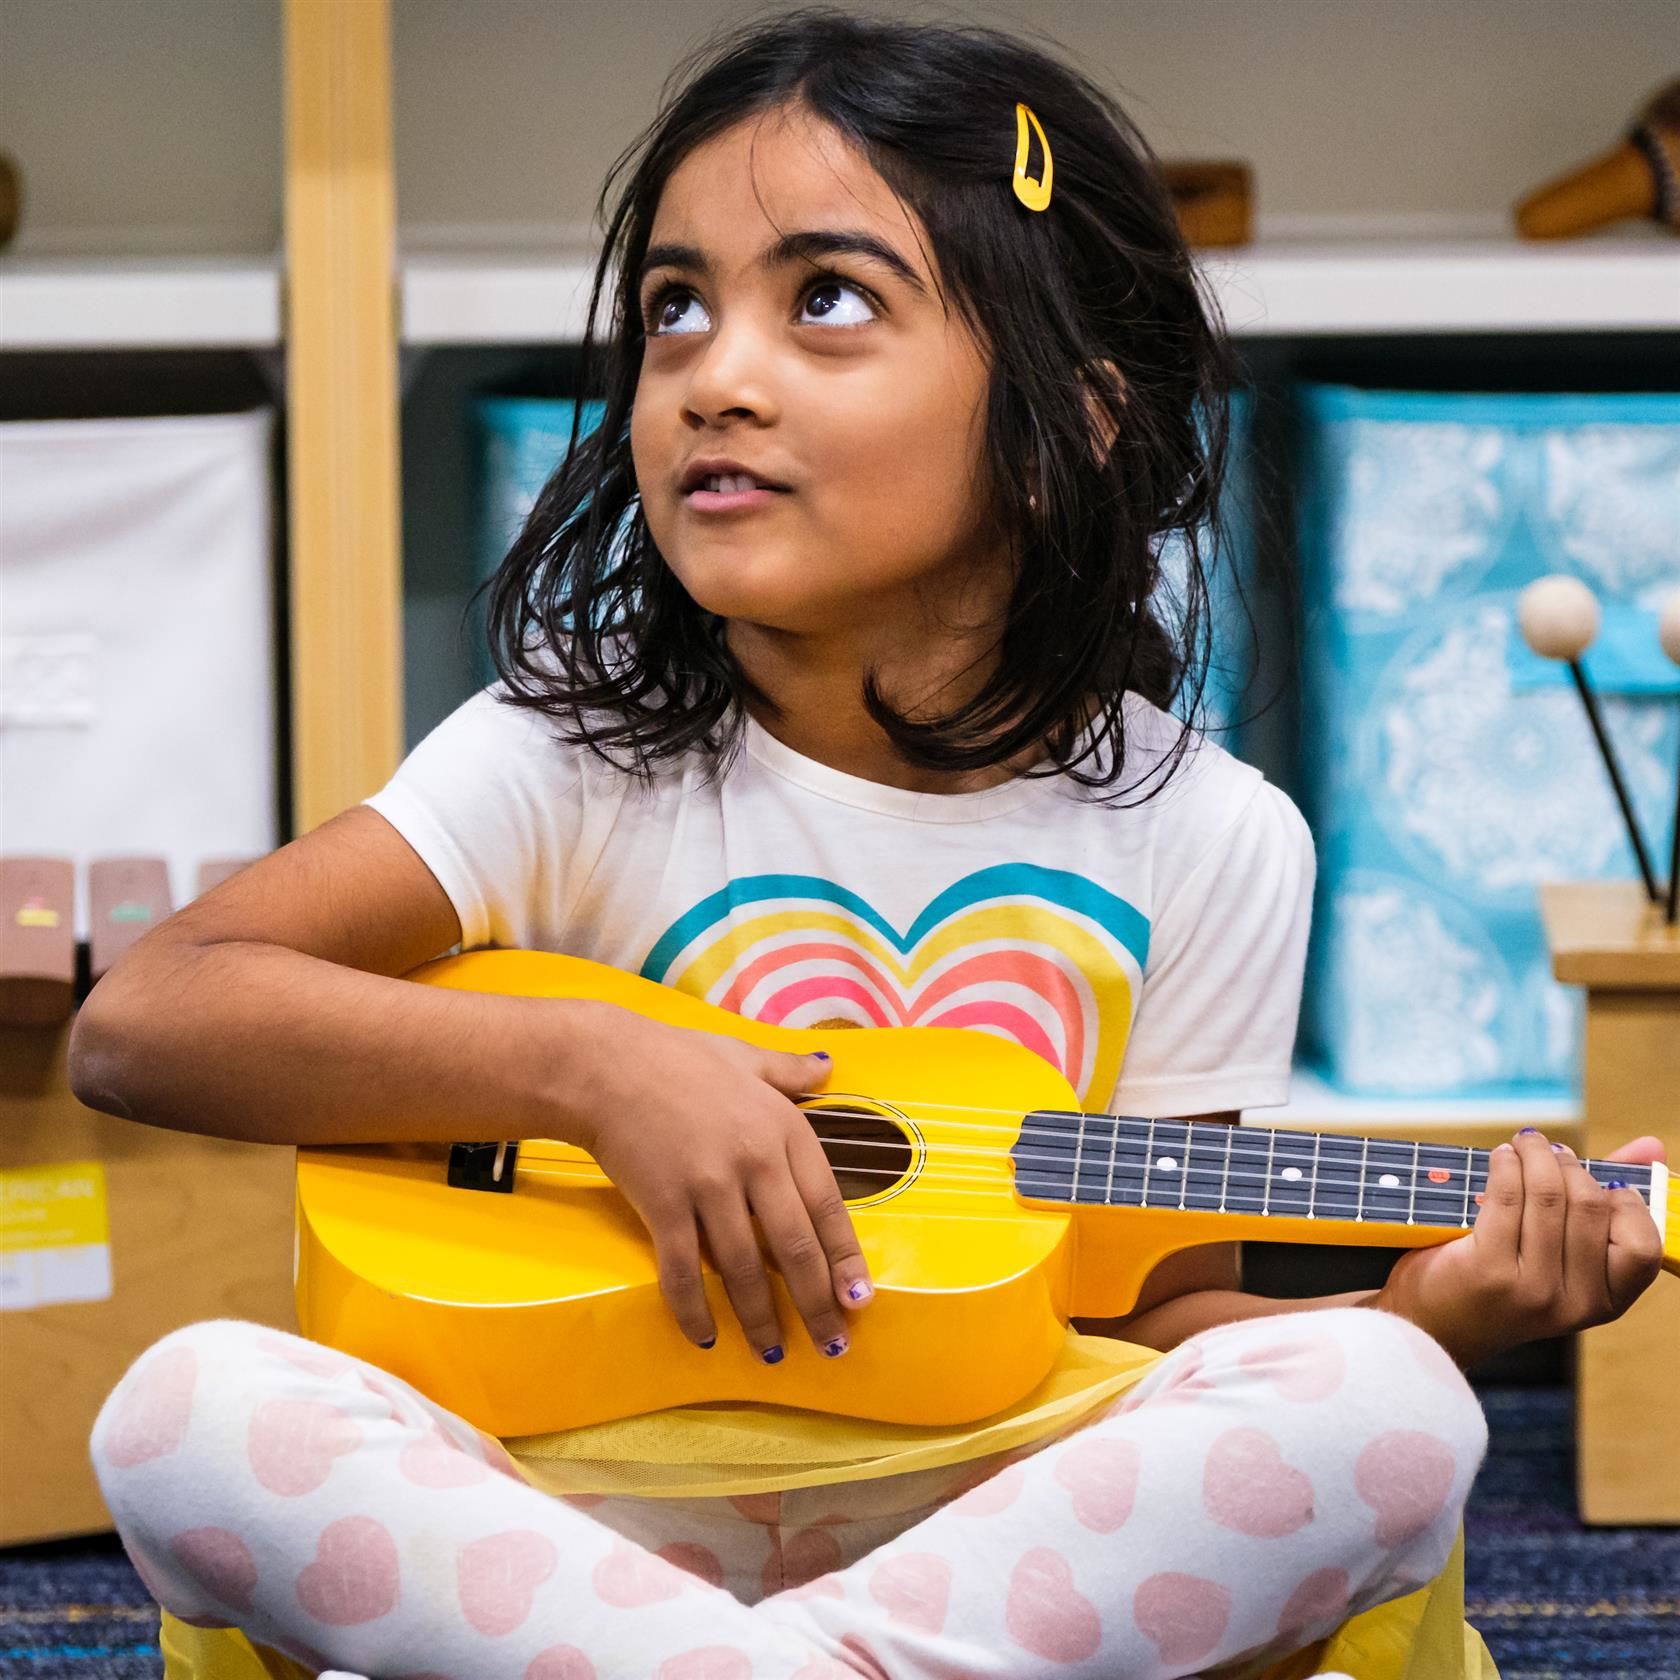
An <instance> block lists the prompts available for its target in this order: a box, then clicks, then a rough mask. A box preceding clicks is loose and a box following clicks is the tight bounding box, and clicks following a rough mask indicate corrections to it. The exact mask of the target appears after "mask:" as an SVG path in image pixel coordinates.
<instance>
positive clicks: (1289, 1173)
mask: <svg viewBox="0 0 1680 1680" xmlns="http://www.w3.org/2000/svg"><path fill="white" fill-rule="evenodd" d="M1300 1176H1301V1169H1300V1168H1299V1167H1285V1168H1284V1169H1283V1171H1282V1173H1280V1174H1279V1177H1281V1178H1287V1179H1288V1180H1289V1182H1290V1183H1291V1184H1293V1183H1294V1182H1295V1180H1296V1179H1298V1178H1299V1177H1300Z"/></svg>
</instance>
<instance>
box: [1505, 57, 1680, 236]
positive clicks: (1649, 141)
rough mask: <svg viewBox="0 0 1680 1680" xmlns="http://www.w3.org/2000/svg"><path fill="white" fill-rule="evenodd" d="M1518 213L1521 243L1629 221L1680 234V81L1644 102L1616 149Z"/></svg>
mask: <svg viewBox="0 0 1680 1680" xmlns="http://www.w3.org/2000/svg"><path fill="white" fill-rule="evenodd" d="M1516 215H1517V231H1518V232H1519V233H1520V234H1521V235H1522V236H1523V238H1524V239H1568V238H1572V237H1574V236H1575V235H1578V234H1583V233H1590V232H1591V231H1592V230H1593V229H1594V228H1599V227H1604V226H1606V225H1607V224H1609V223H1611V222H1620V221H1625V220H1627V219H1628V218H1629V217H1641V218H1646V219H1649V220H1651V221H1655V222H1658V223H1660V224H1662V225H1663V226H1665V227H1669V228H1672V229H1673V230H1674V231H1675V232H1676V233H1680V82H1670V83H1669V84H1668V86H1667V87H1662V88H1658V89H1657V91H1656V92H1655V93H1654V94H1652V95H1651V97H1650V98H1649V99H1648V100H1646V102H1645V105H1644V108H1643V109H1642V110H1641V111H1640V113H1639V115H1638V116H1637V117H1636V118H1635V119H1634V123H1633V127H1632V128H1631V129H1630V130H1629V131H1628V133H1627V136H1626V137H1625V138H1624V139H1623V140H1622V141H1621V142H1620V143H1619V144H1618V145H1617V146H1615V147H1614V148H1612V149H1611V150H1610V151H1608V152H1605V153H1603V154H1602V155H1601V156H1599V157H1595V158H1593V159H1592V160H1591V161H1590V162H1587V163H1584V164H1582V165H1581V166H1580V167H1579V168H1577V169H1572V170H1571V171H1570V172H1569V173H1568V174H1567V175H1561V176H1559V177H1558V178H1557V179H1556V180H1555V181H1548V182H1547V183H1546V184H1545V185H1544V186H1543V187H1538V188H1536V189H1535V191H1533V192H1531V193H1530V194H1529V195H1528V196H1527V197H1526V198H1525V199H1524V200H1523V201H1522V202H1521V203H1520V204H1519V205H1518V206H1517V212H1516Z"/></svg>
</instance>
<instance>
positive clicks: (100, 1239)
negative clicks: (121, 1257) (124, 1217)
mask: <svg viewBox="0 0 1680 1680" xmlns="http://www.w3.org/2000/svg"><path fill="white" fill-rule="evenodd" d="M110 1299H111V1240H110V1219H109V1217H108V1215H107V1212H106V1201H105V1169H104V1167H103V1166H102V1165H100V1163H99V1162H98V1161H63V1162H59V1163H57V1164H56V1165H54V1166H50V1167H25V1168H24V1169H22V1170H21V1171H19V1172H0V1312H6V1311H12V1312H16V1311H20V1310H28V1309H30V1308H34V1307H51V1306H59V1305H62V1304H64V1303H67V1302H72V1301H108V1300H110Z"/></svg>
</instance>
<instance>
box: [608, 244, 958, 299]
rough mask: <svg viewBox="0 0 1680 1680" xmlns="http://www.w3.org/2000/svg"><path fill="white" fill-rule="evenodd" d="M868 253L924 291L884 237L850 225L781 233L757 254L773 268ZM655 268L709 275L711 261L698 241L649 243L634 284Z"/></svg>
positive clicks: (764, 265) (761, 262)
mask: <svg viewBox="0 0 1680 1680" xmlns="http://www.w3.org/2000/svg"><path fill="white" fill-rule="evenodd" d="M838 256H855V257H868V258H871V259H873V260H874V261H875V262H878V263H880V264H881V265H882V266H883V267H884V268H887V269H889V270H890V271H891V272H892V273H893V274H895V275H897V276H898V278H899V279H900V280H902V281H903V282H904V283H905V284H906V285H907V286H909V287H910V288H911V289H912V290H913V291H916V292H918V293H920V294H921V295H922V296H924V297H925V296H926V295H927V287H926V285H924V284H923V282H922V279H921V276H920V275H918V274H917V273H916V271H915V270H914V269H913V268H912V267H911V266H910V265H909V263H907V262H906V261H905V260H904V258H903V257H901V256H900V255H899V254H898V252H897V251H895V250H894V249H893V248H892V246H890V245H888V244H887V243H886V242H885V241H884V240H881V239H877V238H876V237H875V236H874V234H872V233H864V232H863V231H862V230H861V229H854V228H809V229H805V230H803V231H801V232H796V233H784V234H783V235H782V237H781V238H780V239H778V240H777V241H776V243H775V244H774V245H772V246H770V247H769V248H768V249H767V250H766V251H765V252H764V254H763V255H762V256H761V257H760V258H759V260H758V264H759V267H760V268H763V269H775V268H782V267H785V266H787V265H788V264H790V263H814V262H818V261H820V260H821V259H822V258H824V257H838ZM656 268H685V269H689V270H691V271H692V272H693V273H696V274H699V275H701V276H703V277H709V276H710V275H711V272H712V265H711V261H710V259H709V258H708V257H707V255H706V253H705V252H704V251H702V250H701V249H700V247H699V246H698V245H650V246H649V247H648V251H647V255H646V256H645V257H643V258H642V267H641V273H640V274H639V275H638V277H637V285H638V286H640V285H641V284H642V283H644V282H645V281H646V279H647V277H648V275H649V274H651V273H652V272H653V270H654V269H656Z"/></svg>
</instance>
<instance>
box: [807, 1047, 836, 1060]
mask: <svg viewBox="0 0 1680 1680" xmlns="http://www.w3.org/2000/svg"><path fill="white" fill-rule="evenodd" d="M811 1054H812V1055H813V1056H815V1057H816V1058H817V1060H818V1061H819V1062H832V1061H833V1060H834V1058H833V1057H832V1056H831V1055H829V1053H828V1052H827V1051H826V1050H813V1051H812V1052H811Z"/></svg>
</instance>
